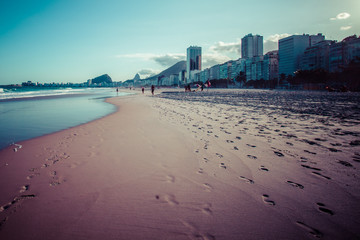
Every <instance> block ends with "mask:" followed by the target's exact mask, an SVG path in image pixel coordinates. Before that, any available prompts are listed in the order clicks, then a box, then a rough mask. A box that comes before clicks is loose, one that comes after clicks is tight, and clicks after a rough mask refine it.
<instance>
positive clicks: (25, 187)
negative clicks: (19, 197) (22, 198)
mask: <svg viewBox="0 0 360 240" xmlns="http://www.w3.org/2000/svg"><path fill="white" fill-rule="evenodd" d="M29 188H30V185H24V186H22V187H21V189H20V191H19V193H24V192H26V191H27V190H29Z"/></svg>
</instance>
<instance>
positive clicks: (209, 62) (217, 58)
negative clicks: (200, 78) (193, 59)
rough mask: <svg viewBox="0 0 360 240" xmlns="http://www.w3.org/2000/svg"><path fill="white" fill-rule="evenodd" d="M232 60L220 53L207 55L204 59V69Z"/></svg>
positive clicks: (204, 55)
mask: <svg viewBox="0 0 360 240" xmlns="http://www.w3.org/2000/svg"><path fill="white" fill-rule="evenodd" d="M229 60H231V58H230V57H228V56H225V55H222V54H218V53H205V54H203V57H202V69H205V68H208V67H212V66H214V65H216V64H222V63H225V62H227V61H229Z"/></svg>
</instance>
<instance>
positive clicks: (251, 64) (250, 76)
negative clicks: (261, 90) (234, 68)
mask: <svg viewBox="0 0 360 240" xmlns="http://www.w3.org/2000/svg"><path fill="white" fill-rule="evenodd" d="M263 61H264V57H263V56H259V57H252V58H248V59H246V62H245V65H246V68H245V69H246V71H245V72H246V81H250V80H260V79H263Z"/></svg>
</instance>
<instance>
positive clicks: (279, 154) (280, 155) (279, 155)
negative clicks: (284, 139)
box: [274, 151, 284, 157]
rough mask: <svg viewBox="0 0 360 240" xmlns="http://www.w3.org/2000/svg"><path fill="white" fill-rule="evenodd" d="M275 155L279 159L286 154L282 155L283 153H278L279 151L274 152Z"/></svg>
mask: <svg viewBox="0 0 360 240" xmlns="http://www.w3.org/2000/svg"><path fill="white" fill-rule="evenodd" d="M274 153H275V154H276V155H277V156H278V157H283V156H284V154H282V153H281V152H278V151H274Z"/></svg>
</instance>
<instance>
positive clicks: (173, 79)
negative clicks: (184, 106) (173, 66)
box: [169, 74, 179, 86]
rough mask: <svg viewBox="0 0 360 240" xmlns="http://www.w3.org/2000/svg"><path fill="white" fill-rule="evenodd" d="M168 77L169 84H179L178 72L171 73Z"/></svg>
mask: <svg viewBox="0 0 360 240" xmlns="http://www.w3.org/2000/svg"><path fill="white" fill-rule="evenodd" d="M169 78H170V84H169V86H174V85H179V74H171V75H170V77H169Z"/></svg>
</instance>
